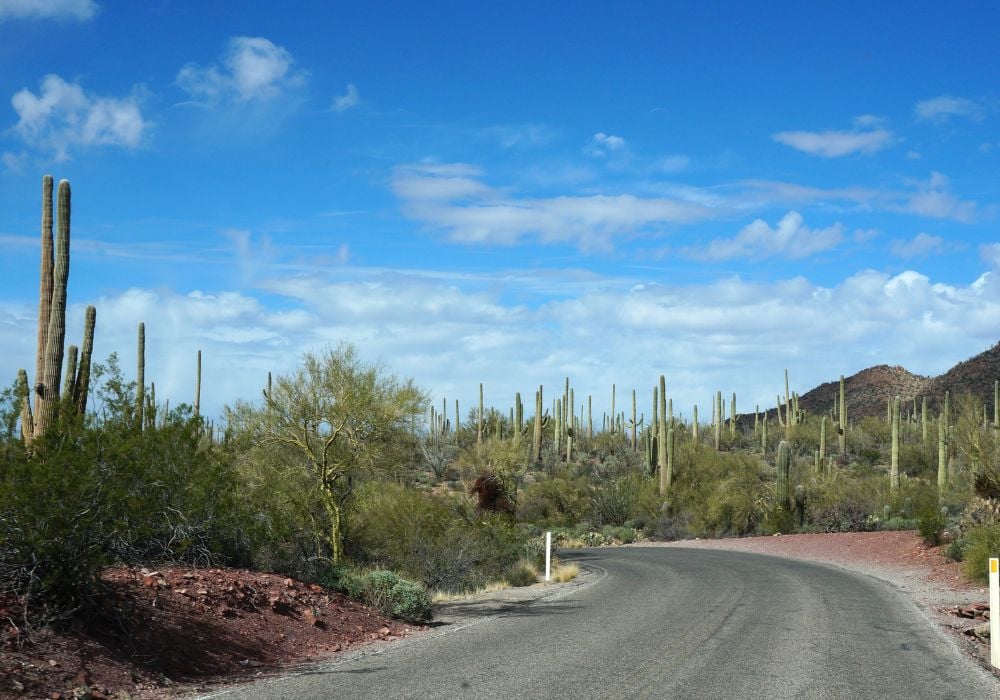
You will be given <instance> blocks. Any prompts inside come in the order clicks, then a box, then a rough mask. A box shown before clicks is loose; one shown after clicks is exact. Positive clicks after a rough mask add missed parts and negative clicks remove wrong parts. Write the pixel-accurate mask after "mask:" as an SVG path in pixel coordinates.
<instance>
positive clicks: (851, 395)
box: [799, 343, 1000, 418]
mask: <svg viewBox="0 0 1000 700" xmlns="http://www.w3.org/2000/svg"><path fill="white" fill-rule="evenodd" d="M998 379H1000V343H997V344H996V345H994V346H993V347H991V348H990V349H989V350H986V351H985V352H982V353H980V354H978V355H976V356H975V357H972V358H969V359H968V360H965V361H963V362H960V363H958V364H957V365H955V366H954V367H952V368H951V369H950V370H948V371H947V372H945V373H944V374H942V375H939V376H937V377H922V376H920V375H917V374H913V373H912V372H909V371H908V370H906V369H905V368H903V367H898V366H896V367H890V366H889V365H877V366H875V367H869V368H868V369H863V370H861V371H860V372H858V373H857V374H853V375H851V376H850V377H845V378H844V392H845V399H846V401H847V414H848V416H850V417H852V418H861V417H863V416H884V415H885V413H886V404H887V402H888V401H889V400H890V399H891V398H892V397H894V396H899V397H900V398H901V399H902V400H903V406H904V411H905V410H906V408H905V407H906V405H907V402H909V403H910V404H911V406H912V401H913V400H914V399H917V402H918V406H919V402H920V400H921V398H922V397H924V396H926V397H927V402H928V405H929V406H931V407H935V408H936V407H937V403H938V401H939V400H941V399H942V398H943V397H944V393H945V391H950V392H951V395H952V396H957V395H959V394H961V393H964V392H969V393H971V394H973V395H975V396H977V397H979V398H980V399H982V400H984V401H985V402H986V405H987V406H990V407H992V406H993V382H994V381H996V380H998ZM839 387H840V382H839V379H838V380H835V381H832V382H826V383H825V384H820V385H819V386H818V387H816V388H815V389H812V390H810V391H808V392H806V393H805V394H803V395H802V396H800V397H799V407H800V408H803V409H805V410H806V411H807V412H809V413H811V414H814V415H818V414H823V413H829V412H830V409H831V408H833V404H834V402H835V401H836V400H837V396H838V394H839V391H840V388H839Z"/></svg>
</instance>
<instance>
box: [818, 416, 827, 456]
mask: <svg viewBox="0 0 1000 700" xmlns="http://www.w3.org/2000/svg"><path fill="white" fill-rule="evenodd" d="M825 459H826V416H823V417H822V418H821V419H820V421H819V460H820V461H821V462H822V461H824V460H825Z"/></svg>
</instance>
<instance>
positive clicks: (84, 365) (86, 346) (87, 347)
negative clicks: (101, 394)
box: [73, 306, 97, 416]
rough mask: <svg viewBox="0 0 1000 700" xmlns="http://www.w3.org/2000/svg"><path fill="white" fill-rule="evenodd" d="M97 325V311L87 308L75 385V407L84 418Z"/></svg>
mask: <svg viewBox="0 0 1000 700" xmlns="http://www.w3.org/2000/svg"><path fill="white" fill-rule="evenodd" d="M96 323H97V309H95V308H94V307H93V306H88V307H87V313H86V315H85V316H84V320H83V345H82V346H81V347H80V365H79V367H78V368H77V370H76V382H74V384H73V405H75V406H76V410H77V412H78V413H79V414H80V415H81V416H82V415H83V414H85V413H86V412H87V393H88V392H89V391H90V361H91V358H92V356H93V354H94V326H95V325H96Z"/></svg>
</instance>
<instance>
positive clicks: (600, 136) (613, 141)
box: [583, 131, 626, 158]
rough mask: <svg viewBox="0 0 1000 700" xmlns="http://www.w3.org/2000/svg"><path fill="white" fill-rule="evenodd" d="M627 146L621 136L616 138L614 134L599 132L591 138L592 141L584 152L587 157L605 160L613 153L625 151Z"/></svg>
mask: <svg viewBox="0 0 1000 700" xmlns="http://www.w3.org/2000/svg"><path fill="white" fill-rule="evenodd" d="M625 146H626V144H625V139H623V138H622V137H621V136H614V135H612V134H605V133H604V132H603V131H598V132H597V133H596V134H594V135H593V136H592V137H591V138H590V141H589V142H588V143H587V145H586V147H585V148H584V149H583V150H584V152H585V153H586V154H587V155H589V156H592V157H594V158H604V157H606V156H608V155H609V154H611V153H615V152H616V151H622V150H624V149H625Z"/></svg>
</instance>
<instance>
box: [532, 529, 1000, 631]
mask: <svg viewBox="0 0 1000 700" xmlns="http://www.w3.org/2000/svg"><path fill="white" fill-rule="evenodd" d="M551 580H552V532H551V530H547V531H546V532H545V582H546V583H548V582H549V581H551ZM991 580H992V579H991ZM997 619H1000V617H998V618H997Z"/></svg>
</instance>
